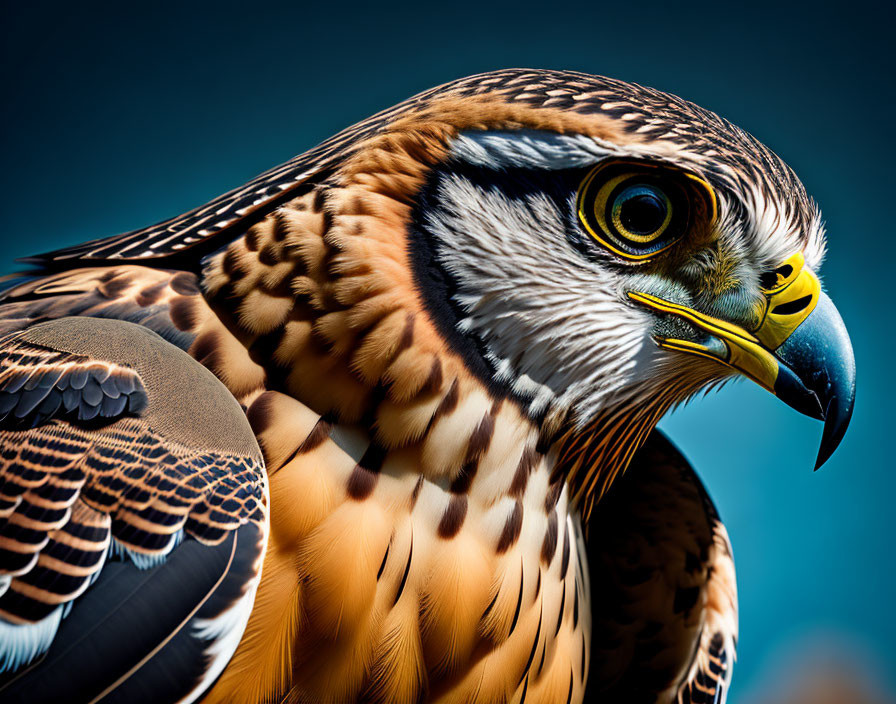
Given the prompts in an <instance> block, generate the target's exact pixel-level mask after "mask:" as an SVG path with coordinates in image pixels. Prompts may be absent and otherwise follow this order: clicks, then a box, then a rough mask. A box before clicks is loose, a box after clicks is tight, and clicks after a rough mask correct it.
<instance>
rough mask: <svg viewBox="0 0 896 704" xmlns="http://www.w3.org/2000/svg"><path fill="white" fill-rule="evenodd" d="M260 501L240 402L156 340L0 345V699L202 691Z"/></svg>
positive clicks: (108, 337)
mask: <svg viewBox="0 0 896 704" xmlns="http://www.w3.org/2000/svg"><path fill="white" fill-rule="evenodd" d="M266 496H267V494H266V479H265V474H264V468H263V461H262V458H261V453H260V450H259V448H258V445H257V443H256V441H255V438H254V435H253V434H252V431H251V429H250V427H249V425H248V422H247V421H246V418H245V415H244V414H243V412H242V409H241V408H240V406H239V404H238V403H237V402H236V400H235V399H234V398H233V397H232V396H231V395H230V394H229V392H228V391H227V390H226V388H225V387H224V386H223V385H222V384H221V383H220V382H219V381H218V380H217V379H216V378H215V377H214V376H213V375H212V374H211V373H210V372H209V371H208V370H206V369H205V368H204V367H202V366H201V365H200V364H198V363H197V362H195V361H194V360H192V359H191V358H190V357H189V356H188V355H187V354H186V353H184V352H183V351H181V350H179V349H178V348H176V347H174V346H173V345H171V344H170V343H168V342H166V341H164V340H163V339H162V338H161V337H159V336H158V335H156V334H154V333H152V332H150V331H148V330H146V329H145V328H142V327H140V326H137V325H133V324H131V323H125V322H121V321H115V320H101V319H94V318H62V319H59V320H54V321H51V322H47V323H42V324H38V325H35V326H33V327H30V328H28V329H26V330H23V331H18V332H14V333H12V334H9V335H7V336H6V337H4V338H2V339H0V592H2V595H0V699H3V701H28V702H41V701H47V702H49V701H63V700H65V701H90V700H93V699H95V698H96V697H99V696H106V697H108V699H106V700H107V701H179V700H186V701H189V700H191V699H194V698H195V697H197V696H199V695H200V694H201V693H202V691H204V689H206V688H207V687H208V685H209V684H210V683H211V682H212V681H213V680H214V678H215V676H217V674H218V673H219V672H220V670H221V669H222V668H223V667H224V665H225V664H226V662H227V660H228V659H229V657H230V655H231V654H232V652H233V650H234V649H235V647H236V644H237V643H238V641H239V638H240V636H241V635H242V631H243V629H244V628H245V622H246V619H247V618H248V614H249V611H250V610H251V606H252V601H253V600H254V593H255V588H256V586H257V582H258V578H259V575H260V567H261V558H262V554H263V546H264V541H265V538H266V532H267V498H266Z"/></svg>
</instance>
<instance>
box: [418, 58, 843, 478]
mask: <svg viewBox="0 0 896 704" xmlns="http://www.w3.org/2000/svg"><path fill="white" fill-rule="evenodd" d="M479 80H480V83H479V84H478V85H477V86H476V87H475V88H473V89H470V94H467V95H458V93H459V92H460V91H459V90H458V89H457V88H455V91H454V94H451V93H449V96H450V97H448V98H442V103H441V104H440V100H439V99H438V98H436V99H435V100H433V102H432V103H431V104H430V105H428V106H427V107H425V108H423V109H422V110H421V111H420V113H422V115H421V114H418V115H416V116H414V117H411V118H408V119H406V122H407V125H405V126H404V127H402V128H401V129H402V131H403V134H404V136H405V137H407V135H409V134H415V135H416V144H417V150H419V148H420V145H421V144H425V145H429V144H430V143H434V144H438V148H437V149H435V150H434V151H437V152H438V153H437V154H436V155H433V153H432V151H433V149H432V148H431V147H428V148H430V152H429V153H427V155H426V156H425V157H424V158H423V159H421V160H422V161H425V162H428V163H427V165H426V169H425V171H424V173H423V175H422V176H421V178H420V182H419V185H418V186H416V187H415V188H414V189H413V190H412V191H410V192H408V193H407V194H406V197H407V199H408V201H409V202H410V207H411V216H410V219H409V222H408V234H407V237H408V249H409V251H410V253H411V261H412V264H413V267H414V274H415V279H416V282H417V285H418V289H419V291H420V292H421V295H422V297H423V299H424V301H425V303H426V307H427V309H428V310H429V311H430V313H431V315H432V317H433V318H434V320H435V321H436V323H437V325H438V326H439V328H440V329H441V331H442V333H443V334H444V335H445V336H446V338H447V339H448V340H449V341H450V342H451V344H452V346H453V347H454V348H455V349H457V350H459V351H461V352H462V354H463V355H464V357H465V359H467V360H468V364H469V365H470V367H471V368H473V369H475V370H476V371H477V372H478V373H479V374H480V375H481V376H483V377H485V378H487V379H488V381H489V383H490V384H492V385H496V386H498V387H501V388H505V389H507V390H509V393H510V394H511V395H513V396H514V397H516V398H517V399H519V400H520V401H521V402H522V403H523V404H524V406H525V408H526V409H527V412H528V413H529V414H530V416H532V417H536V418H541V419H543V422H545V423H547V424H548V425H550V424H551V423H553V422H555V421H556V422H558V423H559V421H557V419H560V418H562V419H564V420H563V423H565V424H566V425H565V427H566V428H567V429H571V431H570V432H569V433H568V435H567V442H566V443H565V451H566V454H567V456H568V457H570V458H572V459H571V460H570V461H569V462H568V463H567V466H566V469H567V471H570V473H571V475H572V476H571V479H572V482H573V487H574V488H576V486H577V485H578V488H581V489H583V490H585V491H586V492H588V493H591V490H592V489H593V488H594V483H595V482H597V481H600V482H601V483H602V485H603V486H602V487H600V489H601V490H602V488H604V487H606V486H608V485H609V482H610V481H612V478H613V476H615V474H616V472H617V471H619V470H620V469H622V468H624V466H625V465H626V464H627V462H628V459H629V458H630V456H631V454H632V453H633V452H634V449H635V448H636V447H637V446H638V445H639V444H640V442H641V441H642V440H643V439H644V438H645V437H646V436H647V434H648V433H649V431H650V430H651V429H652V428H653V426H654V424H655V423H656V422H657V420H658V419H659V418H660V416H661V415H662V414H663V413H664V412H665V411H666V410H668V409H669V408H670V407H671V406H674V405H675V404H678V403H680V402H682V401H684V400H686V399H688V398H689V397H691V396H692V395H693V394H695V393H696V392H698V391H700V390H702V389H705V388H707V387H712V386H715V385H719V384H720V383H722V382H724V381H726V380H728V379H730V378H732V377H735V376H737V375H744V376H746V377H748V378H750V379H752V380H753V381H755V382H756V383H758V384H760V385H761V386H763V387H764V388H766V389H768V390H769V391H771V392H772V393H774V394H775V395H777V396H778V397H779V398H781V400H783V401H784V402H785V403H787V404H789V405H791V406H792V407H794V408H796V409H797V410H799V411H800V412H802V413H805V414H808V415H810V416H813V417H815V418H818V419H822V420H824V422H825V426H824V434H823V438H822V441H821V448H820V451H819V454H818V459H817V465H816V466H820V465H821V464H822V463H824V461H825V460H826V459H827V458H828V457H829V456H830V454H831V453H832V452H833V451H834V449H835V448H836V447H837V445H838V443H839V442H840V440H841V438H842V436H843V434H844V432H845V430H846V426H847V424H848V422H849V419H850V416H851V413H852V407H853V400H854V385H855V364H854V360H853V353H852V349H851V346H850V342H849V338H848V336H847V333H846V330H845V327H844V325H843V322H842V320H841V319H840V316H839V314H838V313H837V310H836V309H835V308H834V306H833V304H832V303H831V301H830V299H829V298H828V296H827V294H825V293H824V292H823V291H822V290H821V286H820V284H819V280H818V277H817V275H816V273H815V272H816V271H817V269H818V267H819V265H820V263H821V260H822V258H823V255H824V250H825V235H824V225H823V222H822V220H821V217H820V214H819V211H818V208H817V207H816V205H815V203H814V202H813V201H812V200H811V199H810V198H809V197H808V196H807V194H806V191H805V188H804V187H803V185H802V184H801V183H800V181H799V180H798V179H797V177H796V176H795V174H794V173H793V171H792V170H791V169H790V168H789V167H788V166H787V165H786V164H785V163H784V162H783V161H781V159H779V158H778V157H777V156H776V155H775V154H774V153H772V152H771V151H770V150H769V149H768V148H766V147H765V146H763V145H762V144H760V143H759V142H758V141H757V140H756V139H754V138H753V137H752V136H751V135H749V134H747V133H746V132H744V131H743V130H741V129H739V128H737V127H735V126H734V125H732V124H730V123H729V122H727V121H725V120H723V119H721V118H719V117H718V116H716V115H714V114H713V113H711V112H708V111H706V110H703V109H701V108H699V107H697V106H695V105H693V104H691V103H688V102H686V101H684V100H681V99H679V98H677V97H675V96H672V95H668V94H666V93H662V92H659V91H655V90H651V89H648V88H643V87H640V86H637V85H631V84H627V83H622V82H619V81H614V80H610V79H606V78H598V77H593V76H586V75H580V74H572V73H566V72H562V73H561V72H524V71H522V72H516V73H503V74H494V75H487V76H485V77H480V78H479ZM483 84H485V86H484V87H483ZM458 114H460V115H462V116H463V119H462V121H461V120H458V118H457V115H458ZM446 125H447V126H446ZM429 140H431V142H430V141H429ZM407 153H408V154H410V155H411V158H415V157H414V156H413V155H414V153H415V149H413V148H411V149H409V150H408V152H407ZM418 158H419V157H418ZM563 423H559V424H560V425H563ZM584 429H591V430H592V431H593V432H590V433H583V432H582V431H583V430H584ZM595 433H598V434H599V439H598V441H597V442H595V441H594V434H595ZM583 435H588V436H590V439H589V446H590V450H589V452H590V453H591V455H590V456H589V457H587V458H585V457H579V458H578V461H577V460H576V447H575V445H576V443H575V438H577V437H581V436H583ZM595 446H597V447H598V448H602V449H601V450H600V453H601V456H600V458H599V459H600V461H599V462H595V461H594V459H595V457H594V452H595V450H594V448H595ZM586 459H587V460H589V461H587V462H586V461H584V460H586ZM596 465H599V466H602V467H603V468H604V469H603V471H602V474H601V476H599V477H598V476H596V475H595V476H588V475H587V474H586V475H585V476H581V475H582V472H581V471H580V470H583V469H584V468H586V467H590V468H592V471H593V468H594V467H595V466H596ZM599 493H600V491H598V492H597V494H598V495H599Z"/></svg>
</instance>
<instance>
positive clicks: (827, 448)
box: [815, 396, 854, 472]
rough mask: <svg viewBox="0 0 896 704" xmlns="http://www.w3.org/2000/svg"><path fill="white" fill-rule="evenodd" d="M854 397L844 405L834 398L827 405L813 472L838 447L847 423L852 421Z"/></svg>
mask: <svg viewBox="0 0 896 704" xmlns="http://www.w3.org/2000/svg"><path fill="white" fill-rule="evenodd" d="M853 402H854V397H851V398H849V399H847V402H846V403H845V404H841V403H840V399H838V398H837V397H836V396H834V397H833V398H832V399H831V400H830V402H829V403H828V407H827V409H826V410H825V413H824V430H823V431H822V434H821V445H820V446H819V448H818V457H817V458H816V460H815V471H816V472H817V471H818V470H819V469H820V468H821V466H822V465H823V464H824V463H825V462H827V461H828V460H829V459H830V458H831V455H833V454H834V452H835V451H836V450H837V448H838V447H839V446H840V443H841V442H842V440H843V436H844V435H845V434H846V429H847V428H848V427H849V421H850V420H851V419H852V410H853Z"/></svg>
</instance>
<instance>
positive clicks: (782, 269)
mask: <svg viewBox="0 0 896 704" xmlns="http://www.w3.org/2000/svg"><path fill="white" fill-rule="evenodd" d="M791 274H793V267H792V266H791V265H790V264H783V265H782V266H779V267H778V268H777V269H772V270H771V271H766V272H763V273H762V274H760V275H759V285H760V286H762V288H764V289H770V288H774V287H775V286H777V285H778V284H779V283H781V282H784V281H787V279H788V278H790V275H791Z"/></svg>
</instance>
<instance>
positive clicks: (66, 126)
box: [0, 0, 896, 704]
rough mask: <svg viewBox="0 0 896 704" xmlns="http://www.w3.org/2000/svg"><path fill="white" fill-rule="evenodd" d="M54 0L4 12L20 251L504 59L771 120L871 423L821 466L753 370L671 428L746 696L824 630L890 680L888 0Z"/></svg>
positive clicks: (6, 185)
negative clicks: (805, 198)
mask: <svg viewBox="0 0 896 704" xmlns="http://www.w3.org/2000/svg"><path fill="white" fill-rule="evenodd" d="M35 5H37V6H36V7H31V8H23V7H18V6H17V7H12V6H11V4H10V3H6V4H5V9H4V10H3V17H2V19H0V25H2V30H0V31H2V32H3V42H2V44H3V46H2V51H3V65H2V73H3V77H2V80H3V83H2V85H3V89H4V98H3V101H2V108H0V109H2V118H3V130H2V134H0V139H2V154H3V168H2V169H0V179H2V191H0V192H2V194H3V196H2V198H3V204H2V213H0V237H2V268H3V269H5V270H10V269H11V268H12V267H13V266H14V265H13V263H12V260H13V259H14V258H15V257H18V256H23V255H26V254H29V253H33V252H35V251H44V250H47V249H51V248H54V247H59V246H62V245H65V244H72V243H76V242H79V241H82V240H85V239H91V238H95V237H99V236H103V235H109V234H113V233H116V232H119V231H122V230H128V229H133V228H136V227H139V226H143V225H146V224H149V223H152V222H155V221H158V220H161V219H163V218H166V217H168V216H171V215H174V214H176V213H179V212H182V211H184V210H187V209H189V208H192V207H193V206H196V205H198V204H201V203H203V202H205V201H206V200H208V199H210V198H211V197H213V196H215V195H217V194H219V193H221V192H223V191H225V190H228V189H230V188H232V187H234V186H236V185H239V184H241V183H242V182H244V181H245V180H247V179H249V178H250V177H251V176H253V175H255V174H256V173H258V172H260V171H263V170H265V169H267V168H268V167H270V166H273V165H275V164H277V163H279V162H281V161H284V160H286V159H287V158H289V157H290V156H292V155H293V154H296V153H298V152H301V151H303V150H305V149H307V148H309V147H311V146H312V145H314V144H315V143H316V142H318V141H320V140H322V139H323V138H325V137H327V136H328V135H330V134H331V133H333V132H334V131H336V130H337V129H340V128H342V127H344V126H346V125H348V124H350V123H352V122H354V121H356V120H359V119H361V118H364V117H366V116H368V115H369V114H371V113H373V112H375V111H377V110H380V109H382V108H385V107H387V106H389V105H391V104H392V103H394V102H396V101H398V100H400V99H402V98H404V97H406V96H408V95H410V94H413V93H415V92H417V91H419V90H422V89H425V88H428V87H430V86H432V85H435V84H438V83H442V82H444V81H446V80H450V79H452V78H455V77H458V76H461V75H464V74H468V73H473V72H478V71H483V70H488V69H493V68H500V67H507V66H529V67H543V68H570V69H578V70H581V71H587V72H592V73H603V74H606V75H610V76H615V77H618V78H622V79H626V80H630V81H636V82H640V83H644V84H647V85H651V86H654V87H657V88H661V89H663V90H667V91H671V92H673V93H677V94H679V95H682V96H684V97H686V98H689V99H691V100H693V101H695V102H697V103H699V104H701V105H703V106H704V107H707V108H710V109H712V110H715V111H716V112H719V113H720V114H722V115H724V116H726V117H728V118H729V119H731V120H732V121H734V122H736V123H737V124H739V125H741V126H742V127H744V128H746V129H748V130H749V131H751V132H753V133H754V134H755V135H756V136H757V137H759V138H760V139H761V140H763V141H764V142H766V143H767V144H769V145H770V146H771V147H772V148H773V149H775V150H776V151H777V152H778V153H779V154H781V156H783V157H784V158H785V159H786V160H788V161H789V162H790V163H791V165H792V166H793V167H794V168H795V169H796V171H797V172H798V174H799V175H800V176H801V177H802V179H803V180H804V181H805V183H806V186H807V188H808V190H809V192H810V193H812V194H813V195H814V196H815V197H816V198H817V199H818V201H819V202H820V203H821V205H822V208H823V211H824V214H825V216H826V219H827V223H828V231H829V234H830V250H829V255H828V258H827V262H826V265H825V267H824V269H823V271H822V274H823V279H824V283H825V285H826V287H827V289H828V291H829V292H830V294H831V295H832V297H833V298H834V300H835V302H836V303H837V304H838V305H839V308H840V310H841V312H842V314H843V317H844V319H845V320H846V323H847V325H848V327H849V329H850V332H851V334H852V339H853V343H854V346H855V350H856V356H857V361H858V369H859V392H858V402H857V406H856V413H855V417H854V419H853V424H852V427H851V428H850V431H849V433H848V434H847V436H846V439H845V441H844V443H843V445H842V447H841V448H840V450H839V452H838V453H837V454H836V456H835V457H834V458H833V459H832V460H831V461H830V462H829V463H828V465H827V466H826V467H825V468H824V469H823V471H821V472H819V473H817V474H813V473H812V471H811V468H812V463H813V459H814V455H815V450H816V446H817V441H818V439H819V436H820V431H821V428H820V425H819V424H817V423H815V422H813V421H810V420H807V419H804V418H802V417H799V416H797V415H796V414H795V413H794V412H792V411H790V410H789V409H788V408H786V407H784V406H783V405H782V404H780V403H779V402H777V401H776V400H775V399H774V398H772V397H771V396H769V395H767V394H765V392H763V391H761V390H760V389H758V388H757V387H754V386H751V385H748V384H737V385H734V386H730V387H728V388H726V389H725V390H724V391H723V392H722V393H721V394H718V395H714V396H710V397H708V398H705V399H699V400H697V401H695V402H694V403H692V404H691V405H690V406H689V407H687V408H686V409H684V410H681V411H679V412H677V413H675V414H674V415H673V416H672V417H670V418H667V419H666V420H665V421H664V422H663V424H662V427H664V428H665V429H666V430H667V431H668V432H669V433H670V434H671V435H672V437H673V439H674V440H675V441H676V442H677V443H678V444H679V445H680V446H681V447H682V448H683V449H684V451H685V453H686V454H687V455H688V456H689V457H690V458H691V460H692V461H693V462H694V464H695V465H696V467H697V468H698V470H699V471H700V472H701V474H702V476H703V478H704V480H705V482H706V484H707V486H708V487H709V489H710V492H711V493H712V495H713V496H714V498H715V500H716V502H717V504H718V506H719V509H720V511H721V513H722V516H723V518H724V519H725V521H726V523H727V525H728V528H729V530H730V533H731V537H732V540H733V542H734V547H735V554H736V558H737V568H738V581H739V587H740V603H741V645H740V653H739V663H738V666H737V670H736V677H735V687H734V690H733V694H732V698H731V701H732V702H733V703H734V704H738V703H742V702H747V701H750V702H752V701H765V700H766V697H765V694H763V693H762V689H763V688H764V687H772V686H774V677H775V675H774V672H775V670H776V668H780V667H789V664H788V663H791V662H793V658H794V657H797V660H798V659H799V657H800V654H801V653H804V652H806V651H811V650H813V649H814V648H822V649H824V648H828V647H832V648H835V649H840V650H842V651H849V653H851V655H850V657H853V658H856V659H857V660H860V661H862V663H863V664H862V665H861V667H864V668H867V671H866V672H865V674H864V675H863V676H865V677H867V678H868V679H874V678H877V679H879V680H880V682H881V686H882V687H885V688H889V689H896V645H894V637H893V634H894V633H896V611H894V608H893V604H892V599H893V598H894V594H896V571H894V567H893V559H894V550H893V546H892V542H891V535H892V534H893V529H892V518H893V515H894V495H896V475H894V472H893V471H892V470H893V467H892V459H891V456H890V450H889V448H890V446H891V438H892V436H893V431H892V430H891V427H892V418H893V414H892V412H891V403H892V396H893V392H894V383H893V381H894V380H893V365H892V363H891V361H890V358H891V356H892V347H891V340H892V332H893V322H894V321H893V314H892V308H891V304H890V301H891V300H892V297H893V294H894V288H896V280H894V271H893V269H892V267H893V264H894V262H893V255H894V244H893V243H894V239H893V235H892V231H893V219H894V212H896V210H894V192H893V180H892V178H891V173H892V169H893V166H892V165H893V156H894V154H893V148H892V118H891V116H892V114H893V102H894V95H893V79H892V75H893V70H894V68H896V66H894V61H893V49H892V42H891V37H890V35H889V29H888V27H889V21H888V20H887V19H886V17H884V16H878V15H876V14H875V13H876V12H877V11H876V10H874V9H873V7H872V6H870V5H868V6H865V7H863V6H862V5H861V4H860V3H855V2H853V3H850V4H849V5H847V6H845V7H841V8H839V9H837V10H836V11H825V10H823V9H820V8H819V7H818V6H815V7H813V8H812V9H799V8H796V7H787V6H785V5H784V4H783V3H768V4H766V3H749V4H744V3H730V2H724V1H723V0H716V2H714V3H706V2H691V3H688V4H686V5H676V4H673V3H662V2H654V1H650V2H647V1H644V2H639V3H631V2H626V3H623V2H616V3H613V4H608V3H600V2H593V3H590V4H583V3H578V2H569V1H567V2H551V3H534V2H526V1H525V0H522V1H520V2H516V3H507V4H504V3H485V2H479V3H459V2H457V1H455V0H442V1H441V2H433V3H429V4H428V5H426V6H424V5H422V4H391V5H382V6H375V7H373V8H371V7H370V6H369V5H368V4H366V3H365V4H361V3H358V4H355V3H353V2H328V3H316V4H315V5H314V6H313V7H301V6H299V5H298V4H284V3H275V2H268V3H263V4H262V3H256V4H254V5H252V6H250V5H249V4H248V3H247V4H246V5H245V6H242V7H241V6H240V4H238V3H231V2H217V3H214V4H206V5H199V4H196V3H186V4H185V5H181V4H178V5H175V4H174V3H169V5H168V7H167V8H164V7H161V6H158V5H157V6H156V7H155V8H154V9H139V8H137V7H128V8H127V9H124V5H123V4H121V5H120V6H116V5H106V6H103V5H98V4H95V3H86V4H74V3H66V4H64V5H63V4H60V5H58V6H56V5H54V4H53V3H35ZM769 683H771V684H769Z"/></svg>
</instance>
